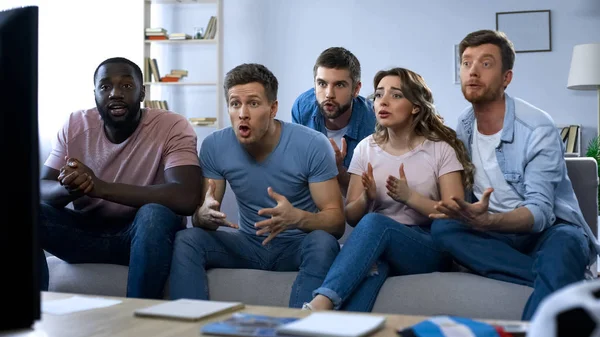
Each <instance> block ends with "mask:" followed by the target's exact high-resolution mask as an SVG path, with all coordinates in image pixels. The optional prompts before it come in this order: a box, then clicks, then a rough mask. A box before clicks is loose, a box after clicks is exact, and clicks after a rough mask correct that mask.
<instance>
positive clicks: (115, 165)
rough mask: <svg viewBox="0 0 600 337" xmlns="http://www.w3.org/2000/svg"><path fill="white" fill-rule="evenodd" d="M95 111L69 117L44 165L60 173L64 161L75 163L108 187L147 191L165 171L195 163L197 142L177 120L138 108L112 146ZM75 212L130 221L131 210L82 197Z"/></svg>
mask: <svg viewBox="0 0 600 337" xmlns="http://www.w3.org/2000/svg"><path fill="white" fill-rule="evenodd" d="M103 125H104V123H103V122H102V119H101V118H100V114H99V113H98V110H97V109H96V108H93V109H89V110H81V111H77V112H74V113H72V114H71V115H70V116H69V119H68V121H67V122H66V123H65V125H64V126H63V128H62V129H61V130H60V131H59V132H58V134H57V138H56V139H55V140H54V141H53V147H52V151H51V153H50V155H49V156H48V159H47V160H46V162H45V163H44V165H46V166H48V167H51V168H53V169H56V170H60V168H61V167H63V166H64V165H65V156H68V157H72V158H76V159H78V160H80V161H81V162H82V163H84V164H85V165H86V166H88V167H89V168H90V169H91V170H92V171H94V174H96V176H97V177H98V178H100V179H102V180H104V181H107V182H116V183H123V184H129V185H137V186H147V185H156V184H161V183H164V179H165V178H164V171H165V170H166V169H169V168H171V167H175V166H183V165H194V166H200V164H199V161H198V155H197V153H196V151H197V148H196V146H197V137H196V133H195V132H194V129H193V128H192V126H191V124H190V123H189V122H188V121H187V120H186V119H185V118H184V117H183V116H181V115H179V114H176V113H174V112H169V111H165V110H159V109H143V110H142V119H141V121H140V124H139V126H138V128H137V129H136V130H135V131H134V133H133V134H132V135H131V136H130V137H129V138H127V139H126V140H125V141H124V142H122V143H121V144H114V143H111V142H110V141H109V140H108V138H107V137H106V134H105V133H104V127H103ZM73 206H74V209H76V210H78V211H82V212H84V213H87V214H94V215H99V216H103V217H109V218H117V219H123V218H132V217H133V216H135V212H136V209H135V208H133V207H129V206H124V205H121V204H117V203H113V202H110V201H106V200H103V199H96V198H89V197H87V196H84V197H81V198H79V199H77V200H75V201H74V202H73Z"/></svg>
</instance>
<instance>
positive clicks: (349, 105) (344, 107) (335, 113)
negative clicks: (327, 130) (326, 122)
mask: <svg viewBox="0 0 600 337" xmlns="http://www.w3.org/2000/svg"><path fill="white" fill-rule="evenodd" d="M330 103H331V104H333V105H335V106H336V107H337V109H335V110H334V111H333V112H332V113H331V114H329V113H328V112H327V111H325V108H324V105H325V102H323V103H322V104H319V102H317V105H318V106H319V111H320V112H321V115H322V116H323V117H325V118H327V119H336V118H338V117H340V116H341V115H343V114H345V113H346V112H348V111H349V110H350V109H351V108H352V100H350V101H349V102H348V103H346V104H344V105H339V104H338V103H335V102H330Z"/></svg>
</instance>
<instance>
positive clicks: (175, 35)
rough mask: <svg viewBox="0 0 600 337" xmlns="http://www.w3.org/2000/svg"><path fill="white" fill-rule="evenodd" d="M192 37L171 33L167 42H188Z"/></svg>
mask: <svg viewBox="0 0 600 337" xmlns="http://www.w3.org/2000/svg"><path fill="white" fill-rule="evenodd" d="M191 38H192V36H191V35H189V34H186V33H171V34H169V40H189V39H191Z"/></svg>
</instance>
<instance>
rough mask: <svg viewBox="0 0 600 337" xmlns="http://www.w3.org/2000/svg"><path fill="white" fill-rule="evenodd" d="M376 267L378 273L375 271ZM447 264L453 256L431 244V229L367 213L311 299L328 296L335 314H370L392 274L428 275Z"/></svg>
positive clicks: (447, 265) (442, 268) (448, 264)
mask: <svg viewBox="0 0 600 337" xmlns="http://www.w3.org/2000/svg"><path fill="white" fill-rule="evenodd" d="M378 261H379V262H378ZM375 263H377V272H376V273H374V272H371V270H372V267H373V265H374V264H375ZM449 266H450V258H449V256H448V255H447V254H445V253H443V252H442V251H441V250H440V249H438V248H437V247H436V245H435V244H434V243H433V240H432V238H431V235H430V234H429V228H428V227H427V226H406V225H403V224H401V223H398V222H397V221H395V220H393V219H391V218H389V217H387V216H385V215H382V214H379V213H369V214H367V215H365V216H364V217H363V218H362V219H361V220H360V222H359V223H358V224H357V225H356V227H355V228H354V230H353V231H352V233H351V234H350V236H349V237H348V240H347V241H346V243H345V244H344V247H343V248H342V250H341V251H340V254H339V255H338V256H337V258H336V259H335V262H334V263H333V266H332V267H331V269H330V270H329V273H328V274H327V277H326V278H325V281H324V282H323V284H322V285H321V287H320V288H318V289H316V290H315V291H314V293H313V295H314V296H316V295H323V296H325V297H327V298H329V299H330V300H331V302H332V303H333V307H334V309H336V310H339V309H344V310H348V311H365V312H369V311H371V309H372V308H373V304H375V299H376V298H377V294H378V293H379V289H380V288H381V286H382V285H383V283H384V282H385V279H386V277H387V276H388V273H389V274H390V275H409V274H421V273H430V272H434V271H440V270H444V269H447V268H449Z"/></svg>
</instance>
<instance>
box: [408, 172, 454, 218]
mask: <svg viewBox="0 0 600 337" xmlns="http://www.w3.org/2000/svg"><path fill="white" fill-rule="evenodd" d="M438 183H439V186H440V197H441V200H442V201H443V202H453V199H452V198H453V197H455V198H458V199H461V200H464V199H465V191H464V188H463V184H462V177H461V172H460V171H456V172H450V173H446V174H444V175H443V176H441V177H439V182H438ZM438 202H439V201H434V200H431V199H429V198H428V197H425V196H423V195H421V194H419V193H417V192H415V191H412V190H411V193H410V197H409V198H408V200H406V205H408V207H410V208H412V209H414V210H416V211H417V212H419V213H421V214H423V215H425V216H429V215H430V214H432V213H437V210H436V209H435V206H436V205H437V204H438Z"/></svg>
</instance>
